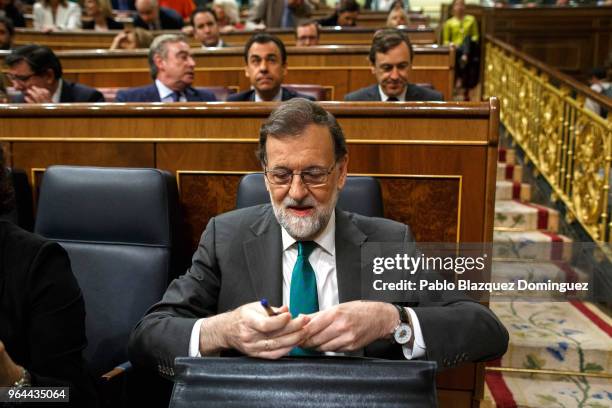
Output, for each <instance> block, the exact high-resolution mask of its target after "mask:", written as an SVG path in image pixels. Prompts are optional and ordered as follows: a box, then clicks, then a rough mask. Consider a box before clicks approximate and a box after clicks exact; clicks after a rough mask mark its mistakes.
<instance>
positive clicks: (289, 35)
mask: <svg viewBox="0 0 612 408" xmlns="http://www.w3.org/2000/svg"><path fill="white" fill-rule="evenodd" d="M375 31H376V28H374V27H344V28H342V29H339V30H336V29H334V28H332V27H326V28H323V29H322V30H321V37H320V39H319V42H320V43H321V44H326V45H364V44H370V43H371V41H372V37H373V36H374V32H375ZM119 32H120V31H118V30H114V31H108V32H96V31H93V30H91V31H87V30H86V31H80V30H79V31H55V32H51V33H43V32H41V31H38V30H33V29H29V28H25V29H23V28H18V29H16V35H15V44H16V45H24V44H30V43H36V44H41V45H47V46H49V47H51V48H52V49H53V50H58V51H59V50H84V49H108V48H110V46H111V43H112V42H113V38H114V37H115V35H117V34H118V33H119ZM255 32H256V31H235V32H231V33H224V34H222V35H221V37H222V38H223V40H224V41H225V42H226V43H227V44H230V45H232V46H239V47H242V46H244V44H245V43H246V42H247V40H248V39H249V38H250V37H251V36H252V35H253V34H254V33H255ZM268 32H270V33H272V34H274V35H276V36H278V37H279V38H280V39H281V40H282V41H283V42H284V43H285V45H288V46H290V45H295V35H294V32H293V30H288V29H271V30H268ZM404 32H405V33H406V34H407V35H408V37H409V38H410V41H411V42H412V43H413V44H435V42H436V34H435V31H434V30H433V29H432V28H431V27H427V26H425V25H418V26H413V27H409V28H406V29H405V30H404ZM166 33H173V34H176V33H178V32H177V31H158V32H155V34H156V35H159V34H166ZM190 41H191V46H192V47H200V46H201V45H200V44H198V42H197V41H195V40H194V39H191V40H190Z"/></svg>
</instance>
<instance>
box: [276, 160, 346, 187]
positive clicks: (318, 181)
mask: <svg viewBox="0 0 612 408" xmlns="http://www.w3.org/2000/svg"><path fill="white" fill-rule="evenodd" d="M335 165H336V163H334V164H332V165H331V167H330V168H329V169H325V168H323V167H312V168H309V169H307V170H302V171H292V170H289V169H285V168H275V169H271V170H268V169H266V170H265V171H264V173H265V175H266V178H267V179H268V182H269V183H270V184H273V185H276V186H288V185H290V184H291V183H292V181H293V176H298V175H299V176H300V177H301V178H302V183H304V184H306V185H307V186H308V187H320V186H323V185H325V184H326V183H327V179H328V178H329V175H330V174H331V172H332V171H334V166H335Z"/></svg>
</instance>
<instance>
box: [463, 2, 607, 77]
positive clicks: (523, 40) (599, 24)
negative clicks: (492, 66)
mask: <svg viewBox="0 0 612 408" xmlns="http://www.w3.org/2000/svg"><path fill="white" fill-rule="evenodd" d="M466 12H467V13H469V14H473V15H475V16H476V17H477V19H478V20H479V24H480V26H481V32H482V33H483V34H490V35H492V36H493V37H495V38H497V39H499V40H501V41H504V42H506V43H508V44H511V45H513V46H514V47H516V48H517V49H519V50H521V51H523V52H525V53H527V54H530V55H531V56H533V57H534V58H537V59H538V60H540V61H541V62H543V63H544V64H546V65H549V66H551V67H552V68H555V69H558V70H561V71H563V72H565V73H566V74H570V75H573V76H576V77H579V78H586V77H587V74H588V73H589V71H590V70H591V69H592V68H593V67H598V66H604V64H605V62H606V60H607V58H609V53H610V51H611V50H612V7H533V8H531V7H530V8H523V7H508V8H489V7H481V6H476V5H468V6H467V10H466ZM483 37H484V35H483Z"/></svg>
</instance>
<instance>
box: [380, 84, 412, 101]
mask: <svg viewBox="0 0 612 408" xmlns="http://www.w3.org/2000/svg"><path fill="white" fill-rule="evenodd" d="M405 88H406V89H405V90H404V92H402V94H401V95H400V96H398V97H397V100H398V101H399V102H406V92H408V84H406V87H405ZM378 93H379V94H380V100H381V101H383V102H386V101H387V99H389V97H388V96H387V94H385V93H384V92H383V89H382V87H381V86H380V85H378Z"/></svg>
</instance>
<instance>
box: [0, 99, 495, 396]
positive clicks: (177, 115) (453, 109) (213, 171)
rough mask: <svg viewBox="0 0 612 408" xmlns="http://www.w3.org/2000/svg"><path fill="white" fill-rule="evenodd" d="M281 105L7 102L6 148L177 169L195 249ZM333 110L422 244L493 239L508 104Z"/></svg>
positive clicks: (456, 378)
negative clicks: (501, 109)
mask: <svg viewBox="0 0 612 408" xmlns="http://www.w3.org/2000/svg"><path fill="white" fill-rule="evenodd" d="M275 106H276V104H272V103H264V104H250V103H243V104H240V103H234V104H160V105H150V104H126V105H95V104H74V105H24V106H10V107H9V106H7V105H3V106H2V105H0V120H1V121H2V124H3V126H1V127H0V143H8V144H9V145H10V149H11V150H12V152H13V163H14V165H15V167H20V168H23V169H25V170H26V171H27V172H28V174H30V176H32V169H44V168H46V167H48V166H50V165H53V164H82V165H94V166H128V167H157V168H161V169H166V170H170V171H172V172H174V173H175V174H176V175H177V180H178V182H179V187H180V200H181V203H182V208H183V210H184V220H185V221H186V224H187V227H188V229H187V232H186V233H187V234H188V236H187V237H186V241H188V242H189V243H190V246H191V247H192V248H194V247H195V245H197V242H198V240H199V237H200V234H201V232H202V230H203V228H204V227H205V224H206V222H207V221H208V219H209V218H210V217H211V216H214V215H215V214H219V213H221V212H224V211H227V210H230V209H232V208H233V207H234V205H235V196H236V186H237V183H238V181H239V178H240V176H241V175H242V174H244V173H247V172H252V171H259V170H260V166H259V163H258V161H257V159H256V157H255V155H254V151H255V149H256V147H257V143H258V139H257V137H258V129H259V126H260V124H261V122H262V121H263V120H264V119H265V118H266V117H267V116H268V115H269V113H270V111H271V110H272V109H273V108H274V107H275ZM322 106H323V107H325V108H326V109H328V110H329V111H330V112H332V113H333V114H334V115H335V116H336V118H337V119H338V121H339V123H340V125H341V126H342V128H343V129H344V132H345V135H346V138H347V144H348V149H349V154H350V160H349V173H350V174H368V175H373V176H375V177H378V178H379V179H380V181H381V184H382V188H383V200H384V206H385V214H386V216H388V217H389V218H392V219H396V220H400V221H404V222H408V223H409V224H411V227H412V229H413V231H414V233H415V235H416V237H417V238H418V239H420V240H427V241H430V240H431V241H434V240H440V241H449V242H454V241H456V240H457V236H458V237H459V240H460V241H462V242H481V241H487V240H490V239H491V236H492V225H493V215H494V207H493V205H494V189H492V188H490V186H491V185H494V183H495V160H496V154H495V153H496V149H497V143H498V139H497V124H498V122H497V120H498V117H497V116H498V110H497V101H496V100H492V101H491V102H483V103H394V104H388V103H351V104H347V103H323V104H322ZM40 175H41V173H37V176H36V179H37V180H38V179H39V177H40ZM31 181H32V180H31ZM475 367H476V366H475V365H473V364H467V365H464V366H462V367H458V368H456V369H453V370H448V371H445V372H442V373H441V374H439V375H438V377H437V383H438V390H439V398H440V406H442V407H469V406H471V401H472V400H473V398H475V399H478V398H480V395H479V394H480V393H481V390H482V381H483V378H484V377H483V372H482V370H481V371H479V372H478V374H477V372H476V370H475Z"/></svg>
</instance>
